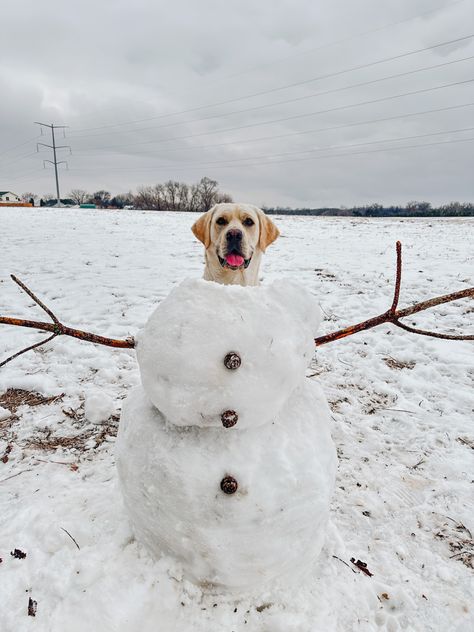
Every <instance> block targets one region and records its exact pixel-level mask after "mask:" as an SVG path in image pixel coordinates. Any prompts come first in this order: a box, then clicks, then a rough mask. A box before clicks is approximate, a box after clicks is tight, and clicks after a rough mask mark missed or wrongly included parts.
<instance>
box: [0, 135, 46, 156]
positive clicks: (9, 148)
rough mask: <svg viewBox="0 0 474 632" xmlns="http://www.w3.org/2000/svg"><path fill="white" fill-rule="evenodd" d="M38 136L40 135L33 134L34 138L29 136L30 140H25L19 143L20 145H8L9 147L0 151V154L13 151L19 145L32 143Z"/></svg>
mask: <svg viewBox="0 0 474 632" xmlns="http://www.w3.org/2000/svg"><path fill="white" fill-rule="evenodd" d="M37 138H39V136H33V138H28V140H25V141H24V142H22V143H18V145H13V147H8V149H4V150H3V151H2V152H1V153H0V156H4V155H5V154H8V153H9V152H10V151H13V150H14V149H18V148H19V147H23V146H24V145H29V144H30V143H32V142H33V141H34V140H36V139H37Z"/></svg>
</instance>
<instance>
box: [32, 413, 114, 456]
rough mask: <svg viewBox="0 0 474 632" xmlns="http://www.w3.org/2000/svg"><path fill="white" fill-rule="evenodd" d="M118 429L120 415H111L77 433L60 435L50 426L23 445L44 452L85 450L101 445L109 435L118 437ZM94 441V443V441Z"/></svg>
mask: <svg viewBox="0 0 474 632" xmlns="http://www.w3.org/2000/svg"><path fill="white" fill-rule="evenodd" d="M117 431H118V417H115V416H114V417H111V418H110V419H109V420H108V421H107V422H106V423H105V424H101V425H100V426H95V427H93V428H88V429H87V430H86V431H84V432H80V433H78V434H76V435H68V436H64V435H58V434H55V433H53V431H52V430H51V429H50V428H48V429H45V430H43V431H42V432H40V433H38V434H37V435H35V436H34V437H31V438H30V439H27V440H26V441H25V443H24V444H23V446H22V447H24V448H30V449H34V450H42V451H44V452H52V451H54V450H57V449H58V448H64V449H65V450H76V451H79V452H85V451H86V450H91V449H92V450H94V449H95V448H98V447H99V446H101V445H102V444H103V443H104V441H107V440H108V438H109V437H116V436H117ZM91 440H92V441H93V443H92V441H91Z"/></svg>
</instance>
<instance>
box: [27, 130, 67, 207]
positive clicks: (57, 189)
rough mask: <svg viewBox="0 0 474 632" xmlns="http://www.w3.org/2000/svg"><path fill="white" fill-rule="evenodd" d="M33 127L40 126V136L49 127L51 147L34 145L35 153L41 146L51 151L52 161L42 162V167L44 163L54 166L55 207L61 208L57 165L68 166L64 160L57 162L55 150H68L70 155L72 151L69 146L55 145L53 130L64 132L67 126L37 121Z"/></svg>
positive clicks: (44, 144) (44, 165)
mask: <svg viewBox="0 0 474 632" xmlns="http://www.w3.org/2000/svg"><path fill="white" fill-rule="evenodd" d="M35 125H40V126H41V134H42V133H43V127H49V129H50V130H51V138H52V141H53V144H52V145H47V144H46V143H36V151H38V152H39V147H40V145H42V146H43V147H48V148H49V149H52V150H53V160H43V167H44V168H45V167H46V163H47V162H49V163H51V164H52V165H54V174H55V176H56V199H57V206H61V197H60V195H59V176H58V165H61V164H65V165H66V167H68V164H67V162H66V160H59V161H58V160H57V157H56V150H57V149H69V152H70V153H71V154H72V150H71V147H70V146H69V145H56V139H55V136H54V130H55V129H62V130H65V129H66V128H67V125H54V123H51V124H48V123H39V122H38V121H35ZM63 134H64V137H66V135H65V132H64V131H63Z"/></svg>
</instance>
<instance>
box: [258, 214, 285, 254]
mask: <svg viewBox="0 0 474 632" xmlns="http://www.w3.org/2000/svg"><path fill="white" fill-rule="evenodd" d="M258 218H259V221H260V237H259V240H258V245H259V248H260V250H261V251H262V252H265V250H266V249H267V247H268V246H269V245H270V244H272V243H273V242H274V241H275V239H276V238H277V237H279V236H280V231H279V230H278V228H277V227H276V226H275V224H274V223H273V222H272V220H271V219H270V218H269V217H267V216H266V215H265V213H264V212H263V211H260V213H259V214H258Z"/></svg>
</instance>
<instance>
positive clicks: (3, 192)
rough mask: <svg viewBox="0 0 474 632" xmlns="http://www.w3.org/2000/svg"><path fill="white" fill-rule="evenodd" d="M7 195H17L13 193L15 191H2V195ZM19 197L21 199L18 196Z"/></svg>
mask: <svg viewBox="0 0 474 632" xmlns="http://www.w3.org/2000/svg"><path fill="white" fill-rule="evenodd" d="M7 193H11V194H12V195H16V193H13V191H0V195H6V194H7ZM17 197H19V196H18V195H17Z"/></svg>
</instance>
